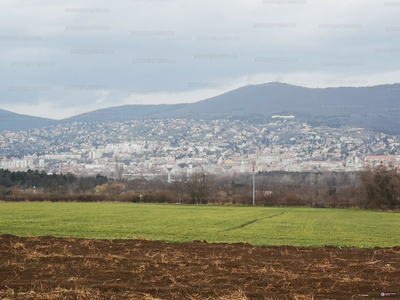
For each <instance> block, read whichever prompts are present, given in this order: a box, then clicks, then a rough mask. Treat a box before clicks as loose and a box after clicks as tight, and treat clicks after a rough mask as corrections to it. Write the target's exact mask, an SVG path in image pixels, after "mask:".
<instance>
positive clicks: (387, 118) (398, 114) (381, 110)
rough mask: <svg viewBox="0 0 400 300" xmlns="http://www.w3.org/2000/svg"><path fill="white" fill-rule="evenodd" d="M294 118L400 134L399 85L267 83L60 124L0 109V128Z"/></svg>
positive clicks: (87, 115) (99, 113)
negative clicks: (159, 120) (192, 100)
mask: <svg viewBox="0 0 400 300" xmlns="http://www.w3.org/2000/svg"><path fill="white" fill-rule="evenodd" d="M273 115H283V116H289V115H292V116H294V120H296V121H300V122H307V123H309V124H311V125H314V126H316V125H325V126H331V127H340V126H353V127H363V128H367V129H371V130H373V131H377V132H385V133H392V134H397V133H400V84H390V85H389V84H386V85H377V86H370V87H335V88H306V87H300V86H294V85H289V84H284V83H277V82H271V83H267V84H260V85H247V86H243V87H241V88H238V89H235V90H232V91H229V92H227V93H224V94H222V95H218V96H215V97H212V98H209V99H205V100H202V101H198V102H195V103H190V104H172V105H167V104H162V105H123V106H116V107H110V108H105V109H99V110H95V111H92V112H88V113H84V114H80V115H76V116H73V117H70V118H66V119H63V120H52V119H44V118H37V117H31V116H25V115H19V114H15V113H11V112H8V111H5V110H0V131H1V130H27V129H31V128H36V127H45V126H49V125H54V124H65V123H72V122H121V121H128V120H133V119H142V118H181V119H185V118H191V119H194V118H202V119H217V118H226V117H232V118H241V119H243V118H252V119H254V120H257V119H262V120H265V119H269V118H271V116H273Z"/></svg>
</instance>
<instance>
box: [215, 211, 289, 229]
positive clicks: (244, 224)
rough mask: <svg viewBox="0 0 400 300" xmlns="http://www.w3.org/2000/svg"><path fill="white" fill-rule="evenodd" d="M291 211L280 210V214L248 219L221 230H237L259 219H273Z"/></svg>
mask: <svg viewBox="0 0 400 300" xmlns="http://www.w3.org/2000/svg"><path fill="white" fill-rule="evenodd" d="M289 211H290V210H288V211H283V212H280V213H279V214H275V215H272V216H268V217H264V218H258V219H253V220H250V221H247V222H245V223H242V224H239V225H237V226H234V227H231V228H227V229H224V230H221V231H232V230H236V229H241V228H244V227H246V226H249V225H251V224H254V223H255V222H257V221H259V220H264V219H272V218H275V217H278V216H281V215H283V214H286V213H287V212H289Z"/></svg>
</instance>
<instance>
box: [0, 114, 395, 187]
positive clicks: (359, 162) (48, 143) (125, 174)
mask: <svg viewBox="0 0 400 300" xmlns="http://www.w3.org/2000/svg"><path fill="white" fill-rule="evenodd" d="M0 156H1V161H0V168H2V169H8V170H12V171H27V170H29V169H30V170H39V171H44V172H46V173H63V174H66V173H73V174H75V175H77V176H89V175H96V174H102V175H106V176H109V177H114V178H125V179H132V178H147V179H151V178H153V177H162V178H165V180H177V179H179V178H181V177H182V176H183V175H185V176H186V175H187V176H190V175H191V174H193V173H195V172H204V173H209V174H224V175H229V174H235V173H250V172H253V171H255V172H269V171H276V170H281V171H287V172H302V171H337V172H339V171H344V172H348V171H358V170H362V169H364V168H365V167H366V166H373V165H377V164H381V163H383V164H393V165H397V166H399V165H400V136H394V135H387V134H383V133H376V132H372V131H370V130H366V129H363V128H350V127H348V128H330V127H313V126H311V125H309V124H306V123H299V122H297V121H296V120H295V119H294V118H292V117H288V116H274V118H269V119H266V120H256V119H254V120H251V119H244V120H239V119H234V118H225V119H214V120H205V119H200V120H196V119H142V120H133V121H128V122H115V123H78V122H75V123H72V124H65V125H57V126H51V127H45V128H37V129H31V130H29V131H16V132H13V131H2V132H0Z"/></svg>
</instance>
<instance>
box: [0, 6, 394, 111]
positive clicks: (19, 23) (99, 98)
mask: <svg viewBox="0 0 400 300" xmlns="http://www.w3.org/2000/svg"><path fill="white" fill-rule="evenodd" d="M399 15H400V0H399V1H384V0H324V1H321V0H246V1H244V0H240V1H239V0H225V1H222V0H212V1H211V0H118V2H117V3H116V2H111V1H103V0H93V1H91V0H79V1H74V0H71V1H62V0H58V1H54V0H51V1H50V0H42V1H37V0H1V2H0V24H1V26H0V109H6V110H10V111H13V112H17V113H22V114H29V115H34V116H41V117H48V118H54V119H61V118H65V117H69V116H72V115H76V114H80V113H84V112H88V111H92V110H95V109H99V108H104V107H110V106H117V105H122V104H159V103H168V104H172V103H182V102H195V101H199V100H203V99H205V98H208V97H211V96H215V95H218V94H222V93H224V92H226V91H229V90H232V89H235V88H238V87H240V86H244V85H247V84H262V83H267V82H271V81H274V82H275V81H278V82H284V83H289V84H295V85H300V86H307V87H313V88H315V87H320V88H325V87H331V86H371V85H378V84H384V83H396V82H400V18H399Z"/></svg>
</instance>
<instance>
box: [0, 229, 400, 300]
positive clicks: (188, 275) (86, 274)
mask: <svg viewBox="0 0 400 300" xmlns="http://www.w3.org/2000/svg"><path fill="white" fill-rule="evenodd" d="M398 290H400V248H399V247H396V248H391V249H354V248H336V247H325V248H297V247H254V246H251V245H248V244H233V245H232V244H207V243H205V242H193V243H184V244H169V243H164V242H151V241H144V240H119V241H115V240H114V241H110V240H86V239H61V238H53V237H38V238H20V237H15V236H10V235H2V236H0V299H374V298H375V299H381V296H380V293H381V292H382V291H391V292H392V291H398Z"/></svg>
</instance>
